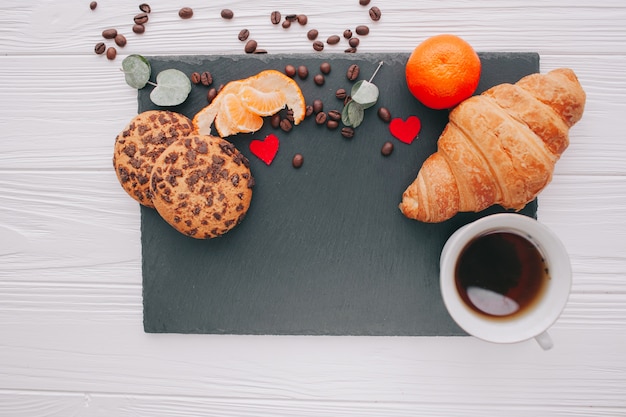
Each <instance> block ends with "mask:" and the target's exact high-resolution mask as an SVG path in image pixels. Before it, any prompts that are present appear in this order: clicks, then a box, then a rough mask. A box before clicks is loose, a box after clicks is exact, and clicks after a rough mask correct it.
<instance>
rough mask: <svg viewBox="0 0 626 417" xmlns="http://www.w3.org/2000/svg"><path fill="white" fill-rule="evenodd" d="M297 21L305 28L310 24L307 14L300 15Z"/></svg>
mask: <svg viewBox="0 0 626 417" xmlns="http://www.w3.org/2000/svg"><path fill="white" fill-rule="evenodd" d="M297 19H298V23H300V24H301V25H302V26H305V25H306V24H307V23H308V22H309V18H308V17H307V16H306V15H305V14H299V15H298V18H297Z"/></svg>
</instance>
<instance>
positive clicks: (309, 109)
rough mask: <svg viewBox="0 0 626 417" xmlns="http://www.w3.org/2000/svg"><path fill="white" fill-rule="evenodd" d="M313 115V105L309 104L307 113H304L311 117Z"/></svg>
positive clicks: (305, 115)
mask: <svg viewBox="0 0 626 417" xmlns="http://www.w3.org/2000/svg"><path fill="white" fill-rule="evenodd" d="M311 115H313V106H311V105H308V106H306V113H305V114H304V117H310V116H311Z"/></svg>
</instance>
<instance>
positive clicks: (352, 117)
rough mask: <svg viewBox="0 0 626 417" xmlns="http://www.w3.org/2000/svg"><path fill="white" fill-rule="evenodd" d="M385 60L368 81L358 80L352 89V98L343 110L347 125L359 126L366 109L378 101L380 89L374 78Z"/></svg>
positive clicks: (343, 120) (342, 114)
mask: <svg viewBox="0 0 626 417" xmlns="http://www.w3.org/2000/svg"><path fill="white" fill-rule="evenodd" d="M383 63H384V62H383V61H380V63H379V64H378V67H377V68H376V70H375V71H374V74H372V76H371V77H370V79H369V80H368V81H365V80H360V81H357V82H356V83H355V84H354V85H353V86H352V90H351V91H350V96H351V100H350V101H349V102H348V103H346V105H345V106H344V107H343V111H342V112H341V121H342V122H343V124H344V125H346V126H351V127H358V126H359V125H360V124H361V123H362V122H363V119H364V118H365V110H366V109H368V108H370V107H372V106H373V105H374V104H376V102H377V101H378V96H379V91H378V87H376V85H375V84H374V83H372V80H373V79H374V77H375V76H376V74H377V73H378V70H379V69H380V67H382V66H383Z"/></svg>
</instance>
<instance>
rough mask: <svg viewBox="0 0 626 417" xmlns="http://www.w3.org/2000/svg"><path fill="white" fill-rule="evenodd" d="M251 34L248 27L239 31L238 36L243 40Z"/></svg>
mask: <svg viewBox="0 0 626 417" xmlns="http://www.w3.org/2000/svg"><path fill="white" fill-rule="evenodd" d="M249 36H250V31H249V30H248V29H241V31H240V32H239V35H237V38H238V39H239V40H240V41H242V42H243V41H245V40H247V39H248V37H249Z"/></svg>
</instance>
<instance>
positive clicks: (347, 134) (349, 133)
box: [341, 127, 354, 139]
mask: <svg viewBox="0 0 626 417" xmlns="http://www.w3.org/2000/svg"><path fill="white" fill-rule="evenodd" d="M341 136H343V137H344V138H347V139H351V138H353V137H354V129H353V128H351V127H343V128H341Z"/></svg>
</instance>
